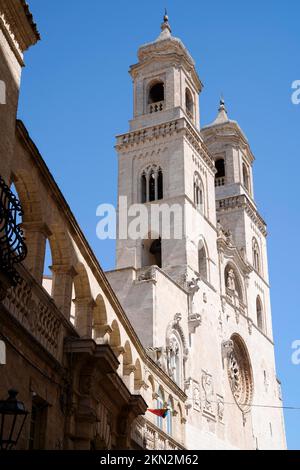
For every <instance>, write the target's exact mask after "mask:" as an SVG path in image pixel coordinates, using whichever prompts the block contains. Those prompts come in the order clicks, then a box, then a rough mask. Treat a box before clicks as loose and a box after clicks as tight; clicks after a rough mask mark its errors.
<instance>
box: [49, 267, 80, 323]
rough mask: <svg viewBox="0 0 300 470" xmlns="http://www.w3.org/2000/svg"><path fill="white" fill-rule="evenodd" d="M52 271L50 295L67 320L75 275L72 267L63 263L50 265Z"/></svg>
mask: <svg viewBox="0 0 300 470" xmlns="http://www.w3.org/2000/svg"><path fill="white" fill-rule="evenodd" d="M51 271H52V272H53V283H52V297H53V300H54V302H55V303H56V306H57V307H58V308H59V310H60V311H61V312H62V313H63V315H64V316H65V317H66V318H67V319H68V320H69V319H70V312H71V301H72V288H73V279H74V277H75V276H76V275H77V273H76V271H75V270H74V268H72V267H70V266H64V265H56V266H52V267H51Z"/></svg>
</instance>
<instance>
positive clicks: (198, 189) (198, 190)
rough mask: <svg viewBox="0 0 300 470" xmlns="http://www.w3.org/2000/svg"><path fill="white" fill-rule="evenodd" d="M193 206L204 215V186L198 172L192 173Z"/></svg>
mask: <svg viewBox="0 0 300 470" xmlns="http://www.w3.org/2000/svg"><path fill="white" fill-rule="evenodd" d="M194 204H195V206H196V207H197V208H198V209H199V210H200V212H201V213H202V214H205V193H204V184H203V180H202V178H201V176H200V174H199V173H198V171H195V173H194Z"/></svg>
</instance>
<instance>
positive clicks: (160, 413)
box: [148, 408, 169, 418]
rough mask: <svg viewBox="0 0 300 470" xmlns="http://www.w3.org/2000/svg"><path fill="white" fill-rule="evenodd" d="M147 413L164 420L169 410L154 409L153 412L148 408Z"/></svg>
mask: <svg viewBox="0 0 300 470" xmlns="http://www.w3.org/2000/svg"><path fill="white" fill-rule="evenodd" d="M148 411H150V413H153V414H154V415H156V416H159V417H160V418H165V417H166V416H167V414H168V411H169V409H168V408H158V409H155V410H150V409H149V408H148Z"/></svg>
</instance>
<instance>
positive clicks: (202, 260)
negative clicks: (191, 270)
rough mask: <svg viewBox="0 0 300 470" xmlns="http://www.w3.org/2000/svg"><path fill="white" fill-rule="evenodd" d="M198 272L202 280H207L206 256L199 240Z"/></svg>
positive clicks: (203, 246)
mask: <svg viewBox="0 0 300 470" xmlns="http://www.w3.org/2000/svg"><path fill="white" fill-rule="evenodd" d="M198 272H199V274H200V276H201V278H202V279H205V280H206V281H207V280H208V272H207V254H206V249H205V245H204V242H203V241H202V240H200V242H199V247H198Z"/></svg>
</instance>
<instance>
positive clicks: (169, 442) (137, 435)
mask: <svg viewBox="0 0 300 470" xmlns="http://www.w3.org/2000/svg"><path fill="white" fill-rule="evenodd" d="M131 437H132V440H133V441H134V442H135V443H136V444H138V446H139V447H141V448H142V449H149V450H174V451H175V450H184V447H183V445H181V444H179V443H178V442H177V441H176V440H175V439H173V438H172V437H171V436H169V435H168V434H166V433H165V432H164V431H162V430H161V429H159V428H158V427H157V426H155V424H153V423H151V422H150V421H148V420H146V419H145V418H141V417H140V418H137V420H136V421H135V423H134V425H133V427H132V434H131Z"/></svg>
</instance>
